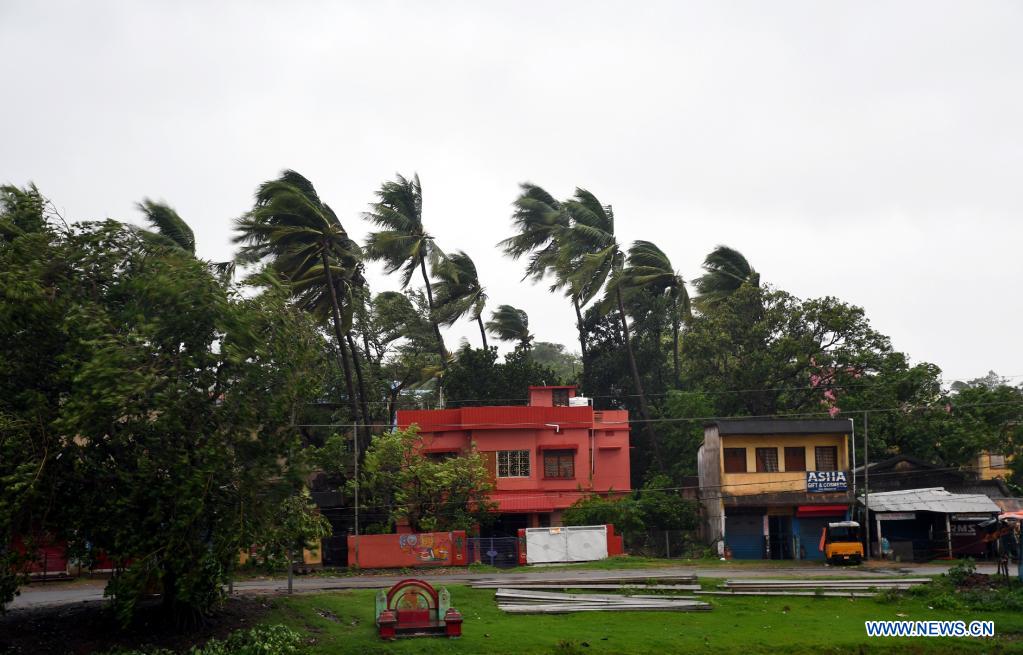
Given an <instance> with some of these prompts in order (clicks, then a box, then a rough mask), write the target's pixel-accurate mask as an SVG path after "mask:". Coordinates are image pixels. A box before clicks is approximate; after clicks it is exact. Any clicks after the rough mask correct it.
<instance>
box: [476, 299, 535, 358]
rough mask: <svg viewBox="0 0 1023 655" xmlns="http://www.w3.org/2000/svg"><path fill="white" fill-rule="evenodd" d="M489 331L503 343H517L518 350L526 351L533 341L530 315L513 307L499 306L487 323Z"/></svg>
mask: <svg viewBox="0 0 1023 655" xmlns="http://www.w3.org/2000/svg"><path fill="white" fill-rule="evenodd" d="M487 330H489V331H490V332H491V334H493V335H494V336H495V337H497V338H498V339H500V340H501V341H517V342H518V345H517V346H516V348H518V349H522V350H526V349H528V348H529V346H530V344H531V343H532V341H533V335H532V334H530V332H529V315H528V314H526V312H525V310H522V309H518V308H517V307H512V306H511V305H499V306H498V308H497V309H495V310H494V312H493V313H492V314H491V315H490V320H489V321H487Z"/></svg>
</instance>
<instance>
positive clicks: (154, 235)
mask: <svg viewBox="0 0 1023 655" xmlns="http://www.w3.org/2000/svg"><path fill="white" fill-rule="evenodd" d="M137 207H138V210H139V211H141V212H142V214H143V215H144V216H145V217H146V222H148V223H149V225H150V227H151V228H152V229H151V230H140V232H141V234H142V235H143V236H144V237H145V238H146V239H148V240H150V241H152V242H153V243H154V244H157V245H162V246H167V247H170V248H177V249H180V250H181V251H183V252H185V253H188V254H189V255H192V256H193V257H194V256H195V245H196V244H195V233H193V232H192V228H191V227H189V226H188V223H186V222H185V221H184V219H182V218H181V216H179V215H178V213H177V212H176V211H174V209H172V208H171V207H170V206H168V205H167V204H166V203H162V202H155V201H153V200H150V199H149V198H146V199H144V200H143V201H142V202H140V203H139V204H138V205H137ZM209 266H210V267H211V268H212V269H213V270H214V271H215V272H216V273H217V275H218V276H220V278H221V279H222V280H224V281H227V280H230V279H231V277H232V276H233V275H234V262H232V261H228V262H210V264H209Z"/></svg>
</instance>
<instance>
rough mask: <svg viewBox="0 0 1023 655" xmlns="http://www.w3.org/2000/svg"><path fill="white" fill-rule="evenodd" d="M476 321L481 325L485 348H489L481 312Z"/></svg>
mask: <svg viewBox="0 0 1023 655" xmlns="http://www.w3.org/2000/svg"><path fill="white" fill-rule="evenodd" d="M476 323H477V324H478V325H479V326H480V336H481V337H483V350H486V349H487V331H486V329H485V328H484V327H483V316H482V315H480V314H477V315H476Z"/></svg>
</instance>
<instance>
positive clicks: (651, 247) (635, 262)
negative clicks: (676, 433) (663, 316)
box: [621, 241, 692, 383]
mask: <svg viewBox="0 0 1023 655" xmlns="http://www.w3.org/2000/svg"><path fill="white" fill-rule="evenodd" d="M621 284H622V287H623V288H624V289H626V290H627V291H628V290H635V289H645V290H647V291H650V292H652V293H653V294H655V295H665V296H667V297H668V299H669V302H670V303H671V338H672V358H673V363H674V366H675V382H676V383H677V382H678V380H679V361H678V342H679V330H680V327H681V324H682V321H683V320H684V319H686V318H687V317H689V316H690V315H691V314H692V308H691V306H690V303H689V292H688V291H687V290H686V282H685V280H683V279H682V276H681V275H679V273H678V271H676V270H675V269H674V268H672V266H671V260H670V259H668V256H667V255H665V254H664V251H663V250H661V249H660V248H658V247H657V246H656V245H655V244H653V243H651V242H650V241H635V242H633V244H632V247H630V248H629V253H628V258H627V260H626V264H625V270H624V271H623V272H622V280H621Z"/></svg>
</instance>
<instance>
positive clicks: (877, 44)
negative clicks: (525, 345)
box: [0, 0, 1023, 382]
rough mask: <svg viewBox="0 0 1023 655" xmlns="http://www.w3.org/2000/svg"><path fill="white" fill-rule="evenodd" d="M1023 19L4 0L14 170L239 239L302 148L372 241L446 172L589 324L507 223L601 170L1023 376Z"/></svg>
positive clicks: (510, 273)
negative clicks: (388, 211) (518, 208)
mask: <svg viewBox="0 0 1023 655" xmlns="http://www.w3.org/2000/svg"><path fill="white" fill-rule="evenodd" d="M1021 33H1023V4H1020V3H1018V2H997V1H993V0H992V1H986V2H970V1H968V0H962V1H960V2H936V1H934V0H921V1H919V2H880V1H878V2H819V1H813V0H809V1H806V2H753V1H751V2H721V1H708V2H699V3H697V2H665V3H654V2H647V3H629V2H620V3H596V2H523V1H519V2H514V3H511V2H505V3H496V2H488V3H480V2H465V3H456V2H411V1H410V2H393V3H385V2H359V3H356V2H349V3H342V2H287V3H284V2H198V1H196V2H171V1H169V0H168V1H166V2H145V3H143V2H132V1H128V0H125V1H123V2H96V1H92V2H35V1H18V0H4V1H3V2H0V76H2V81H0V84H2V89H3V90H2V101H0V181H2V182H12V183H17V184H24V183H27V182H29V181H34V182H36V183H37V184H38V185H39V186H40V187H41V189H42V190H43V191H44V193H46V194H47V195H48V196H50V197H51V198H52V199H53V200H54V201H55V202H56V203H57V205H58V206H60V207H62V208H63V209H64V211H65V212H66V213H67V215H68V216H69V217H71V218H72V219H75V220H86V219H97V218H104V217H113V218H118V219H127V220H137V214H136V212H135V211H134V210H133V204H134V203H135V202H136V201H138V200H139V199H141V198H142V197H144V196H150V197H154V198H157V199H165V200H166V201H168V202H169V203H170V204H172V205H173V206H174V207H176V208H177V209H178V211H179V212H180V213H181V214H182V216H184V217H185V218H186V220H188V221H189V222H190V223H191V224H192V226H193V227H194V229H195V231H196V234H197V238H198V241H199V251H200V254H201V255H202V256H205V257H208V258H211V259H223V258H226V257H228V256H229V255H230V253H231V250H232V248H231V245H230V243H229V238H230V226H231V222H230V221H231V219H232V218H233V217H235V216H238V215H239V214H241V213H243V212H244V211H245V210H246V209H247V208H248V207H249V206H250V203H251V196H252V192H253V191H254V189H255V187H256V185H257V184H258V183H259V182H261V181H262V180H265V179H268V178H270V177H273V176H275V175H276V174H277V172H278V171H280V170H281V169H282V168H285V167H289V168H294V169H296V170H298V171H300V172H301V173H303V174H304V175H306V176H307V177H309V178H310V179H312V180H313V182H314V183H315V184H316V185H317V187H318V189H319V190H320V193H321V195H322V196H324V197H325V198H326V199H327V200H328V202H330V203H331V204H332V205H333V206H334V208H335V210H337V211H338V213H339V214H340V215H341V217H342V220H343V221H344V222H345V224H346V225H347V227H348V228H349V230H350V231H351V232H353V233H354V234H356V235H358V236H360V237H361V236H362V235H363V234H365V232H366V229H367V225H366V224H365V223H364V222H363V221H362V220H361V219H360V218H359V216H360V213H361V212H362V211H364V210H365V209H366V205H367V203H368V202H369V201H370V200H371V199H372V194H373V190H374V189H375V188H376V187H377V186H378V185H379V184H380V182H381V181H383V180H384V179H387V178H389V177H392V176H393V174H394V173H395V172H396V171H400V172H403V173H406V174H411V173H412V172H414V171H418V172H419V174H420V175H421V177H422V180H423V185H424V190H425V194H424V195H425V219H426V222H427V224H428V227H429V229H430V230H431V231H432V232H433V233H434V234H435V235H436V236H437V237H438V239H439V242H440V244H441V245H442V246H443V247H445V248H446V249H464V250H466V251H467V252H468V253H469V254H470V255H472V256H473V258H474V259H475V260H476V263H477V266H478V267H479V269H480V271H481V274H482V276H483V278H484V280H485V283H486V284H487V286H488V288H489V291H490V295H491V298H492V299H493V301H494V302H495V303H511V304H514V305H517V306H520V307H522V308H524V309H526V310H527V311H528V312H529V315H530V319H531V325H532V326H533V328H534V331H535V332H536V334H537V337H538V338H539V339H541V340H551V341H561V342H563V343H566V344H574V343H575V333H574V327H573V315H572V312H571V309H570V307H569V305H568V304H567V303H565V302H564V301H562V299H561V298H559V297H555V296H551V295H549V294H548V293H547V292H546V289H545V288H544V287H543V286H539V287H533V286H529V285H524V284H522V283H520V282H519V277H520V274H521V266H520V265H519V264H516V263H514V262H511V261H509V260H507V259H505V258H503V257H501V256H500V255H499V253H498V251H497V250H496V248H495V243H496V242H497V241H498V240H499V239H501V238H503V237H505V236H507V235H508V234H509V230H510V224H509V215H510V203H511V201H512V199H513V198H514V196H515V193H516V189H517V186H516V185H517V184H518V183H519V182H521V181H525V180H531V181H533V182H536V183H538V184H541V185H543V186H545V187H546V188H548V189H549V190H550V191H552V192H553V193H555V194H556V195H559V196H567V195H570V194H571V192H572V190H573V188H574V187H575V186H577V185H579V186H584V187H587V188H589V189H591V190H592V191H594V192H595V193H596V194H597V195H598V197H600V198H601V200H602V201H604V202H605V203H611V204H613V205H614V207H615V214H616V216H617V217H618V231H619V234H620V237H621V239H622V240H623V241H630V240H632V239H650V240H653V241H656V242H657V243H658V244H660V245H661V246H662V248H663V249H664V250H665V251H666V252H668V254H669V255H670V256H671V257H672V260H673V262H674V264H675V266H676V267H677V268H678V269H680V271H681V272H682V274H683V275H684V276H685V277H686V278H687V279H691V278H694V277H696V276H697V275H698V274H699V270H700V269H699V264H700V262H701V261H702V258H703V256H704V255H705V254H706V253H707V252H708V251H709V250H710V249H711V248H713V247H714V246H715V245H716V244H719V243H726V244H728V245H731V246H733V247H736V248H738V249H740V250H741V251H743V252H744V253H745V254H746V255H747V256H748V257H749V259H750V260H751V261H752V262H753V264H754V266H755V267H756V268H757V269H758V270H760V271H761V273H762V275H763V277H764V279H765V280H767V281H769V282H771V283H773V284H775V285H777V286H779V287H781V288H784V289H787V290H789V291H791V292H793V293H795V294H796V295H799V296H804V297H808V296H817V295H824V294H832V295H836V296H838V297H840V298H842V299H844V300H846V301H849V302H852V303H855V304H858V305H862V306H864V307H865V308H866V309H867V312H868V315H869V316H870V317H871V319H872V321H873V323H874V325H875V326H876V327H877V328H878V329H880V330H881V331H883V332H885V333H887V334H890V335H891V336H892V337H893V340H894V343H895V345H896V347H898V348H900V349H902V350H905V351H908V352H909V353H910V354H911V355H912V356H913V357H914V359H916V360H927V361H933V362H936V363H938V364H939V365H941V366H942V368H943V369H944V370H945V372H946V376H947V378H948V379H956V378H965V377H974V376H979V375H982V374H984V373H985V372H986V371H988V370H989V369H995V370H997V371H998V372H1000V373H1002V374H1005V375H1020V377H1018V378H1016V379H1015V381H1017V382H1018V381H1020V380H1023V375H1021V374H1023V348H1021V347H1020V344H1019V340H1018V334H1019V326H1020V323H1021V319H1023V308H1021V304H1020V293H1019V290H1018V284H1019V282H1020V277H1021V273H1023V263H1021V257H1020V252H1021V250H1020V249H1021V237H1023V223H1021V220H1020V217H1021V210H1023V184H1021V182H1020V174H1021V172H1023V121H1021V117H1023V83H1021V65H1023V39H1021V38H1020V34H1021ZM374 273H375V274H374V278H373V282H374V287H375V288H376V289H377V290H380V289H384V288H388V287H393V286H394V285H395V282H394V281H393V280H387V279H385V278H384V277H383V276H382V275H381V274H380V271H379V269H375V271H374ZM463 335H465V336H468V337H469V339H470V340H471V341H473V342H474V343H477V342H478V338H479V337H478V334H477V333H476V332H475V331H474V326H473V325H471V324H467V325H465V326H464V328H456V329H452V330H450V331H449V332H448V339H449V342H450V343H452V344H454V343H456V342H457V340H458V339H459V338H460V337H461V336H463Z"/></svg>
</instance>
